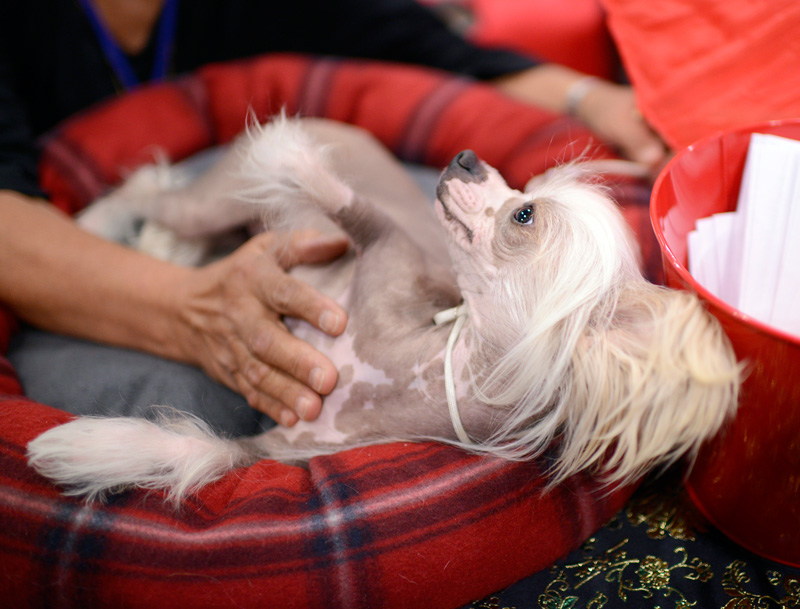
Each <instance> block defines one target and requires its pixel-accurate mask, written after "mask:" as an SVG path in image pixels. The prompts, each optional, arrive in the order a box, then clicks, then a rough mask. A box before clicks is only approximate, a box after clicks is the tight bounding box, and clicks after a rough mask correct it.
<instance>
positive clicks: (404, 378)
mask: <svg viewBox="0 0 800 609" xmlns="http://www.w3.org/2000/svg"><path fill="white" fill-rule="evenodd" d="M289 326H290V329H291V331H292V333H293V334H295V335H296V336H298V337H299V338H302V339H303V340H305V341H307V342H309V343H310V344H311V345H313V346H314V347H315V348H316V349H319V350H320V351H321V352H322V353H324V354H325V355H327V356H328V357H329V358H330V359H331V361H332V362H334V364H335V365H336V366H337V368H338V370H339V381H338V383H337V385H336V388H335V389H334V390H333V391H332V392H331V393H330V394H329V395H328V396H326V397H325V398H324V402H323V407H322V413H321V414H320V416H319V418H317V419H316V420H315V421H312V422H306V421H300V422H298V423H297V424H296V425H295V426H294V427H292V428H289V429H281V430H280V433H281V435H282V436H283V437H284V438H285V439H286V440H287V441H288V442H290V443H292V444H303V445H305V444H307V443H322V444H337V445H338V444H342V445H347V444H349V443H353V442H356V441H358V440H360V439H367V438H369V437H370V436H371V435H374V434H380V433H384V431H383V429H382V428H383V427H384V424H385V423H386V421H385V419H386V418H387V417H385V416H384V413H385V412H386V410H387V407H390V405H391V404H392V403H396V402H397V398H398V397H399V396H401V395H403V394H404V395H406V396H407V397H408V398H410V397H411V394H412V393H414V392H416V391H418V389H417V387H416V385H417V383H415V382H414V381H413V376H412V371H410V370H408V367H407V366H401V365H399V363H398V366H396V367H395V368H396V369H394V370H391V369H389V370H387V369H384V368H379V367H377V365H373V364H371V363H370V362H366V361H363V360H362V359H361V358H360V357H359V356H358V355H357V354H356V351H355V349H354V346H353V342H354V341H353V331H352V329H351V328H348V330H346V331H345V333H344V334H343V335H342V336H339V337H338V338H335V339H334V338H331V337H329V336H327V335H324V334H322V333H321V332H319V331H317V330H315V329H314V328H312V327H311V326H309V325H307V324H305V323H302V322H295V321H292V322H291V323H290V324H289ZM388 418H392V417H391V416H389V417H388Z"/></svg>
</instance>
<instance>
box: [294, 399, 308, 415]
mask: <svg viewBox="0 0 800 609" xmlns="http://www.w3.org/2000/svg"><path fill="white" fill-rule="evenodd" d="M310 406H311V400H309V399H308V398H307V397H305V396H300V397H299V398H297V404H296V412H297V416H299V417H300V418H301V419H305V418H306V415H307V414H308V409H309V407H310Z"/></svg>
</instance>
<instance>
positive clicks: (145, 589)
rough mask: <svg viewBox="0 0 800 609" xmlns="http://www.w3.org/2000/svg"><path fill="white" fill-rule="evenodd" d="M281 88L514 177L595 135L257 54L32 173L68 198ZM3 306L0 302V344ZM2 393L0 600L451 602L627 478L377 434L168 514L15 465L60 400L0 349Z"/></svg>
mask: <svg viewBox="0 0 800 609" xmlns="http://www.w3.org/2000/svg"><path fill="white" fill-rule="evenodd" d="M282 106H286V107H287V109H288V111H289V112H290V113H295V112H296V111H299V112H300V113H302V114H304V115H317V116H327V117H330V118H337V119H340V120H346V121H349V122H352V123H355V124H358V125H361V126H363V127H366V128H368V129H370V130H371V131H373V132H374V133H375V134H376V135H377V136H378V137H379V138H380V139H381V140H383V141H384V142H385V143H386V144H387V145H389V147H390V148H392V150H394V151H395V152H396V153H397V154H398V155H400V156H401V157H402V158H405V159H409V160H415V161H419V162H424V163H428V164H431V165H439V166H443V165H444V164H445V163H447V162H448V161H449V160H450V158H452V156H453V155H455V153H456V152H458V151H460V150H461V149H463V148H467V147H471V148H473V149H475V150H476V151H477V152H478V154H479V155H481V156H482V157H483V158H485V159H486V160H487V161H489V162H490V163H491V164H492V165H494V166H496V167H497V168H499V169H500V171H501V172H502V173H503V174H505V175H506V176H508V177H509V179H510V181H511V183H512V184H514V185H516V186H520V185H522V183H524V182H525V181H526V180H527V179H528V178H529V177H530V176H531V175H532V174H534V173H537V172H540V171H542V170H543V169H545V168H546V167H548V166H551V165H553V164H554V163H556V162H557V161H562V160H566V159H568V158H570V157H571V156H574V155H577V154H581V153H584V152H585V151H586V149H587V146H588V145H589V144H590V143H591V142H592V138H591V136H590V134H589V133H588V132H587V131H586V130H585V129H584V128H583V127H581V126H580V125H578V124H577V123H573V122H571V121H569V120H567V119H562V118H559V117H556V116H553V115H550V114H547V113H544V112H540V111H537V110H534V109H532V108H529V107H527V106H524V105H522V104H520V103H518V102H515V101H512V100H509V99H506V98H504V97H502V96H500V95H499V94H497V93H496V92H494V91H493V90H492V89H490V88H486V87H483V86H480V85H476V84H473V83H469V82H466V81H462V80H454V79H452V78H450V77H446V76H444V75H442V74H439V73H432V72H423V71H419V70H417V69H412V68H408V67H401V66H387V65H379V64H374V63H369V62H342V61H334V60H328V59H311V58H305V57H296V56H269V57H265V58H259V59H256V60H251V61H246V62H238V63H232V64H221V65H215V66H210V67H208V68H206V69H203V70H201V71H199V72H198V73H197V74H195V75H192V76H190V77H187V78H184V79H183V80H181V81H180V82H178V83H174V84H165V85H156V86H151V87H147V88H143V89H141V90H139V91H137V92H134V93H131V94H129V95H127V96H126V97H123V98H120V99H119V100H116V101H114V102H112V103H110V104H106V105H104V106H101V107H98V108H96V109H93V110H92V111H90V112H88V113H86V114H85V115H83V116H81V117H78V118H76V119H74V120H71V121H69V122H68V123H66V124H65V125H64V126H63V127H62V128H61V129H60V130H59V131H58V132H57V133H56V134H55V135H54V136H53V138H52V139H51V140H50V143H49V145H48V147H47V149H46V153H45V154H44V156H43V161H42V167H41V173H42V181H43V186H44V187H45V188H46V189H47V190H49V191H50V192H51V193H52V195H53V199H54V202H55V203H56V204H58V205H59V206H60V207H61V208H63V209H65V210H67V211H70V212H74V211H76V210H77V209H80V208H81V207H82V206H83V205H85V204H86V203H87V202H88V201H89V200H90V199H91V198H92V197H94V196H96V195H97V194H100V193H101V192H102V191H103V190H104V189H105V188H107V187H108V186H109V185H110V184H113V183H115V182H117V181H118V180H119V179H120V176H121V175H122V174H123V173H124V171H126V170H130V169H132V168H134V167H135V166H136V165H138V164H141V163H142V162H145V161H148V160H150V159H151V158H152V154H153V151H154V150H155V149H156V148H163V149H164V150H165V151H166V152H167V153H168V154H169V155H170V156H171V158H173V159H175V160H178V159H180V158H183V157H184V156H187V155H189V154H191V153H192V152H195V151H198V150H200V149H202V148H205V147H207V146H209V145H212V144H217V143H221V142H225V141H228V140H229V139H230V138H231V137H233V136H234V135H235V134H236V133H237V132H239V131H240V130H241V128H242V126H243V125H244V121H245V117H246V114H247V111H248V109H249V108H250V107H252V109H253V111H254V112H255V113H256V115H257V116H259V117H265V116H266V115H267V114H269V113H271V112H274V111H277V110H278V109H279V108H281V107H282ZM594 152H595V153H596V154H597V155H600V156H609V155H610V154H611V153H610V151H609V150H607V149H605V148H603V147H601V146H596V147H595V148H594ZM619 192H620V193H621V196H623V197H624V199H623V202H624V203H627V204H628V207H627V211H626V213H627V214H628V217H629V218H631V219H634V220H636V219H637V218H639V217H640V216H644V217H645V218H646V209H647V196H646V194H647V193H646V192H643V191H637V190H636V189H635V188H626V189H623V190H620V191H619ZM655 264H658V259H657V258H656V259H655ZM13 324H14V321H13V318H12V317H11V316H10V315H4V316H2V317H0V344H2V346H5V344H4V343H5V341H6V340H7V338H8V336H9V334H10V332H11V328H12V327H13ZM43 373H46V371H43ZM0 392H2V395H0V419H1V420H2V421H3V425H0V522H2V523H3V525H2V531H0V593H1V594H2V598H3V602H4V603H5V604H7V605H8V606H10V607H53V606H59V607H76V608H80V609H88V608H91V607H106V606H118V607H148V608H149V607H156V606H157V607H159V608H170V607H186V606H188V605H191V606H192V607H214V608H222V607H263V606H281V607H325V608H336V607H346V608H348V609H355V608H358V607H370V608H371V607H383V608H391V607H398V608H400V607H402V608H406V609H408V608H413V607H425V608H435V607H442V608H446V607H456V606H460V605H462V604H464V603H467V602H469V601H471V600H474V599H476V598H480V597H482V596H485V595H486V594H489V593H491V592H493V591H496V590H498V589H500V588H502V587H504V586H506V585H508V584H510V583H512V582H514V581H516V580H518V579H520V578H522V577H523V576H525V575H527V574H529V573H532V572H534V571H537V570H539V569H542V568H546V567H547V566H549V565H550V564H551V563H552V562H553V561H555V560H556V559H557V558H558V557H560V556H562V555H564V554H565V553H567V552H568V551H569V550H571V549H572V548H574V547H575V546H577V545H578V544H579V543H581V542H582V541H583V540H585V539H586V537H588V536H589V535H590V534H591V533H592V532H593V531H594V530H595V529H597V528H598V527H599V526H600V525H601V524H602V523H603V522H604V521H605V520H606V519H607V518H609V517H610V516H611V515H613V514H614V513H615V512H616V511H617V510H618V509H619V508H620V507H621V506H622V504H623V503H624V501H625V500H626V499H627V497H628V496H629V494H630V492H631V489H627V488H626V489H617V490H615V491H610V490H609V489H598V488H597V485H596V483H595V482H593V481H592V480H589V479H586V478H584V477H580V476H578V477H575V478H573V479H571V480H569V481H567V482H566V483H564V484H563V485H561V486H559V487H558V488H555V489H553V490H552V491H550V492H549V493H542V491H541V484H542V481H543V477H542V475H541V471H540V468H541V466H542V464H541V463H526V464H521V463H509V462H503V461H499V460H493V459H482V458H478V457H474V456H470V455H467V454H465V453H463V452H461V451H459V450H457V449H454V448H451V447H444V446H440V445H436V444H391V445H386V446H375V447H371V448H368V449H356V450H351V451H346V452H343V453H340V454H337V455H333V456H329V457H320V458H316V459H314V460H312V461H311V463H310V467H309V469H308V470H305V469H300V468H296V467H291V466H288V465H282V464H278V463H275V462H272V461H262V462H260V463H258V464H256V465H254V466H252V467H250V468H245V469H240V470H237V471H235V472H232V473H230V474H229V475H227V476H225V477H224V478H223V479H222V480H220V481H219V482H217V483H216V484H213V485H210V486H208V487H206V488H205V489H203V490H202V492H200V493H199V495H198V496H196V497H192V498H190V499H189V500H187V501H186V503H185V504H184V505H183V506H182V509H181V510H180V511H177V512H176V511H174V510H173V509H172V508H170V507H168V506H166V505H165V504H164V503H163V502H162V500H161V498H160V496H159V495H158V494H152V495H147V494H145V493H142V492H131V493H127V494H124V495H121V496H117V497H115V498H114V499H113V500H112V501H111V502H110V503H109V504H107V505H98V504H93V505H90V506H87V505H84V504H82V503H81V502H79V501H76V500H73V499H69V498H65V497H62V496H61V495H60V494H59V492H58V490H57V489H55V488H54V487H53V486H52V485H50V484H49V483H48V482H47V481H45V480H44V479H42V478H40V477H39V476H38V475H37V474H36V473H35V472H33V470H31V469H29V468H28V467H27V466H26V463H25V456H24V455H25V446H26V445H27V443H28V442H29V441H30V440H31V439H32V438H34V437H35V436H36V435H38V434H39V433H41V432H43V431H44V430H46V429H48V428H50V427H52V426H53V425H56V424H59V423H62V422H64V421H66V420H68V419H69V418H70V415H67V414H65V413H63V412H59V411H57V410H54V409H52V408H50V407H48V406H45V405H41V404H36V403H34V402H31V401H30V400H27V399H25V398H24V397H23V396H22V395H21V389H20V387H19V383H18V382H17V381H16V378H15V376H14V372H13V370H12V369H11V367H10V366H9V365H8V364H7V362H6V361H5V360H4V359H2V358H0Z"/></svg>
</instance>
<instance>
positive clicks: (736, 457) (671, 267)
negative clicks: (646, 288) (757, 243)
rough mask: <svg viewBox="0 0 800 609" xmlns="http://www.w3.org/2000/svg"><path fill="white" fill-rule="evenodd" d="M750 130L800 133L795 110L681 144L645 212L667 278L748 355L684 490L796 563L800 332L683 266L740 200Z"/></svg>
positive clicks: (728, 528) (722, 525) (723, 526)
mask: <svg viewBox="0 0 800 609" xmlns="http://www.w3.org/2000/svg"><path fill="white" fill-rule="evenodd" d="M754 132H758V133H771V134H775V135H780V136H783V137H788V138H792V139H797V140H800V119H798V120H785V121H775V122H771V123H765V124H762V125H757V126H753V127H749V128H746V129H740V130H736V131H731V132H726V133H722V134H719V135H715V136H713V137H709V138H706V139H704V140H701V141H700V142H698V143H697V144H694V145H692V146H690V147H689V148H687V149H686V150H684V151H682V152H680V153H679V154H677V155H676V156H675V158H674V159H672V161H671V162H670V163H669V165H667V167H666V168H665V169H664V171H663V172H662V173H661V175H660V176H659V177H658V179H657V180H656V183H655V187H654V189H653V195H652V200H651V204H650V218H651V220H652V223H653V228H654V230H655V233H656V237H657V238H658V242H659V245H660V247H661V255H662V259H663V262H664V270H665V275H666V281H667V285H669V286H671V287H674V288H680V289H686V290H689V291H692V292H695V293H697V294H698V295H699V296H700V298H701V299H702V300H703V301H704V302H705V303H706V305H707V307H708V310H709V311H710V312H711V313H712V314H713V315H715V316H716V317H717V318H718V319H719V321H720V322H721V323H722V326H723V328H724V329H725V332H727V334H728V336H729V337H730V340H731V342H732V343H733V348H734V350H735V351H736V355H737V356H738V357H739V358H740V359H742V360H745V361H746V362H748V376H747V378H746V379H745V382H744V385H743V387H742V393H741V399H740V402H739V404H740V406H739V411H738V413H737V415H736V418H735V420H734V421H733V423H732V424H731V425H730V426H729V427H728V428H726V430H724V431H723V432H722V433H720V434H719V435H718V436H717V437H716V438H715V439H714V440H712V441H710V442H709V443H707V444H706V445H705V446H704V447H703V449H702V450H701V452H700V456H699V458H698V459H697V461H696V463H695V465H694V467H693V469H692V471H691V474H690V476H689V480H688V489H689V494H690V495H691V497H692V499H693V501H694V502H695V504H696V505H697V506H698V508H700V510H701V511H702V512H703V513H704V514H705V515H706V516H707V517H708V519H709V520H710V521H711V523H712V524H714V526H716V527H717V528H718V529H719V530H721V531H722V532H723V533H724V534H725V535H727V536H728V537H729V538H730V539H732V540H733V541H735V542H737V543H738V544H740V545H742V546H744V547H745V548H747V549H749V550H751V551H753V552H755V553H757V554H759V555H761V556H764V557H767V558H770V559H772V560H776V561H779V562H782V563H786V564H789V565H793V566H800V338H799V337H797V336H792V335H790V334H787V333H785V332H781V331H780V330H777V329H775V328H772V327H770V326H768V325H766V324H763V323H761V322H759V321H757V320H755V319H753V318H752V317H750V316H748V315H745V314H744V313H742V312H741V311H738V310H736V309H734V308H733V307H731V306H730V305H728V304H726V303H724V302H723V301H721V300H720V299H719V298H717V297H716V296H714V295H713V294H711V293H710V292H708V291H707V290H706V289H704V288H703V287H702V286H701V285H699V284H698V283H697V282H696V281H695V280H694V278H693V277H692V276H691V275H690V274H689V271H688V270H687V255H686V238H687V234H688V233H689V231H691V230H693V229H694V226H695V221H696V220H697V219H698V218H704V217H707V216H710V215H712V214H714V213H717V212H724V211H731V210H734V209H736V201H737V198H738V195H739V184H740V182H741V178H742V170H743V168H744V162H745V158H746V155H747V147H748V144H749V143H750V135H751V134H752V133H754ZM797 238H800V236H797ZM795 262H796V263H800V261H795ZM798 306H800V303H798Z"/></svg>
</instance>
